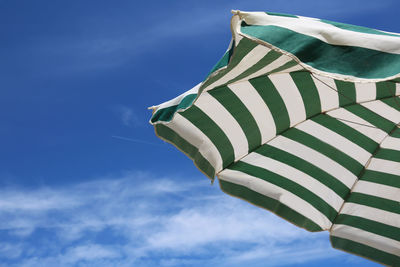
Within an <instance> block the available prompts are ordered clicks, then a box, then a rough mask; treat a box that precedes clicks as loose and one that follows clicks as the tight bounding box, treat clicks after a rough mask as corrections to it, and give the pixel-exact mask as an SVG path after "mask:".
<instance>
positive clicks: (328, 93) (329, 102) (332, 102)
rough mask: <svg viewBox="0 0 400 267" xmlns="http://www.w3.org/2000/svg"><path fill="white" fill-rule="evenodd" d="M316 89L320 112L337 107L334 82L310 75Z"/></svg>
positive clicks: (337, 101)
mask: <svg viewBox="0 0 400 267" xmlns="http://www.w3.org/2000/svg"><path fill="white" fill-rule="evenodd" d="M311 77H312V79H313V81H314V83H315V86H316V87H317V90H318V94H319V100H320V101H321V111H322V112H325V111H328V110H331V109H334V108H338V107H339V94H338V92H337V88H336V84H335V81H334V80H333V79H331V78H327V77H324V76H319V75H315V74H313V75H311Z"/></svg>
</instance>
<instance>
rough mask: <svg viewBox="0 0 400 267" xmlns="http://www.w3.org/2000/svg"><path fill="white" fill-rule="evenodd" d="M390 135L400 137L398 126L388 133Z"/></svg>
mask: <svg viewBox="0 0 400 267" xmlns="http://www.w3.org/2000/svg"><path fill="white" fill-rule="evenodd" d="M390 136H391V137H394V138H400V128H397V129H396V130H394V132H392V133H391V134H390Z"/></svg>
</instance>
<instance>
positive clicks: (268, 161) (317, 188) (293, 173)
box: [241, 153, 344, 211]
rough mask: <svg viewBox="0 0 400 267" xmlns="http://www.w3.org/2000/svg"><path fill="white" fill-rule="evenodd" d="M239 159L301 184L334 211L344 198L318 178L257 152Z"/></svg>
mask: <svg viewBox="0 0 400 267" xmlns="http://www.w3.org/2000/svg"><path fill="white" fill-rule="evenodd" d="M241 161H243V162H246V163H248V164H251V165H253V166H257V167H260V168H263V169H267V170H269V171H271V172H273V173H276V174H278V175H280V176H283V177H285V178H286V179H288V180H291V181H293V182H295V183H297V184H299V185H301V186H302V187H304V188H306V189H308V190H310V191H311V192H313V193H314V194H316V195H317V196H319V197H320V198H321V199H323V200H324V201H325V202H326V203H328V204H329V205H330V206H331V207H332V208H334V209H335V210H336V211H339V209H340V207H341V206H342V204H343V202H344V200H343V199H342V198H341V197H340V196H339V195H337V194H336V193H335V191H333V190H332V189H330V188H329V187H327V186H326V185H324V184H322V183H321V182H319V181H318V180H316V179H314V178H313V177H311V176H309V175H308V174H306V173H304V172H302V171H299V170H298V169H296V168H293V167H292V166H289V165H287V164H285V163H282V162H280V161H277V160H275V159H272V158H268V157H265V156H263V155H260V154H257V153H251V154H249V155H247V156H246V157H244V158H242V159H241Z"/></svg>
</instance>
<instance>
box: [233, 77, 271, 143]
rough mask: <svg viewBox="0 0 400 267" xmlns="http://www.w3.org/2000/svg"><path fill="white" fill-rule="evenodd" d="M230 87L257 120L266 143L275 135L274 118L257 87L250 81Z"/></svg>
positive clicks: (263, 141) (262, 139)
mask: <svg viewBox="0 0 400 267" xmlns="http://www.w3.org/2000/svg"><path fill="white" fill-rule="evenodd" d="M229 88H230V89H231V90H232V92H233V93H235V94H236V96H237V97H238V98H239V99H240V101H242V103H243V104H244V105H245V106H246V108H247V109H248V110H249V112H250V113H251V115H252V116H253V118H254V120H255V121H256V123H257V126H258V129H260V132H261V143H262V144H264V143H265V142H267V141H268V140H270V139H271V138H273V137H275V134H276V127H275V121H274V118H273V117H272V114H271V112H270V110H269V108H268V106H267V105H266V104H265V102H264V100H263V99H262V98H261V96H260V95H259V94H258V92H257V91H256V89H254V87H253V86H252V85H251V84H250V83H249V82H248V81H244V82H240V83H234V84H231V85H229Z"/></svg>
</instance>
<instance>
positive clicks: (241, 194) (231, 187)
mask: <svg viewBox="0 0 400 267" xmlns="http://www.w3.org/2000/svg"><path fill="white" fill-rule="evenodd" d="M219 183H220V186H221V189H222V191H224V192H225V193H227V194H229V195H232V196H235V197H238V198H241V199H244V200H246V201H248V202H250V203H252V204H254V205H256V206H259V207H261V208H264V209H267V210H270V211H272V212H274V213H275V214H277V215H278V216H280V217H282V218H284V219H286V220H288V221H289V222H291V223H293V224H295V225H297V226H299V227H302V228H305V229H306V230H308V231H310V232H318V231H322V229H321V227H319V225H317V224H316V223H314V222H313V221H311V220H310V219H308V218H306V217H304V216H303V215H301V214H300V213H298V212H296V211H295V210H293V209H291V208H289V207H288V206H286V205H284V204H282V203H281V202H279V201H277V200H276V199H273V198H270V197H267V196H265V195H263V194H260V193H258V192H254V191H252V190H250V189H248V188H247V187H244V186H241V185H237V184H234V183H230V182H227V181H223V180H221V179H219Z"/></svg>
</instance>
